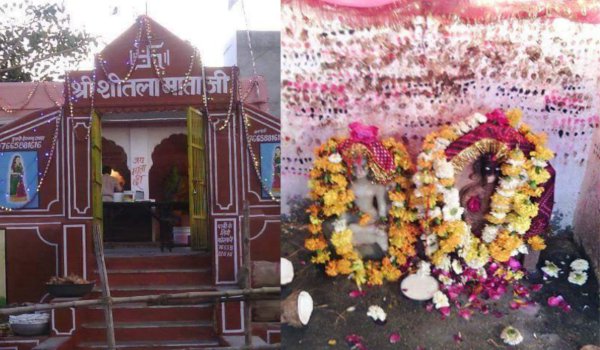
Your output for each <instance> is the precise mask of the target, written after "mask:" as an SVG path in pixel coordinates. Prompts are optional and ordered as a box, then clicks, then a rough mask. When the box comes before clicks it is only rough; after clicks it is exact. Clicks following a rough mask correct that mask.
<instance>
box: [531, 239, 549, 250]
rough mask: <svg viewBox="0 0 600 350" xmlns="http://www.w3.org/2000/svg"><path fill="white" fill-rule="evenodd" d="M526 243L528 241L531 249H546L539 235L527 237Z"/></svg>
mask: <svg viewBox="0 0 600 350" xmlns="http://www.w3.org/2000/svg"><path fill="white" fill-rule="evenodd" d="M527 243H529V245H530V246H531V249H533V250H544V249H546V242H545V241H544V239H543V238H542V237H540V236H532V237H529V239H528V240H527Z"/></svg>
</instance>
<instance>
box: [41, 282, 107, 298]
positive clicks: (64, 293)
mask: <svg viewBox="0 0 600 350" xmlns="http://www.w3.org/2000/svg"><path fill="white" fill-rule="evenodd" d="M95 284H96V282H94V281H92V282H90V283H85V284H51V283H46V287H47V288H48V293H50V295H52V296H53V297H55V298H81V297H82V296H84V295H86V294H88V293H89V292H91V291H92V289H94V285H95Z"/></svg>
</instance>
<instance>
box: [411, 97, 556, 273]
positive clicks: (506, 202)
mask: <svg viewBox="0 0 600 350" xmlns="http://www.w3.org/2000/svg"><path fill="white" fill-rule="evenodd" d="M521 116H522V112H521V111H520V110H518V109H514V110H509V111H507V112H506V118H507V120H508V121H509V123H510V125H511V126H512V127H513V128H515V129H516V130H518V131H519V132H520V133H521V134H522V135H523V136H524V137H525V138H526V139H527V140H528V141H529V142H531V143H532V144H533V145H534V146H535V149H534V150H533V151H531V152H530V154H529V156H528V157H527V156H526V155H525V154H524V153H523V152H522V151H521V150H520V149H519V148H515V149H513V150H511V151H510V152H508V157H507V159H506V160H505V162H504V163H503V164H502V166H501V176H500V185H499V186H498V188H497V189H496V191H495V193H494V194H493V195H492V197H491V203H490V207H491V210H490V213H489V214H487V215H486V220H487V221H488V224H487V225H486V227H485V228H484V232H483V235H482V239H479V238H476V237H475V236H473V235H472V233H471V232H470V229H469V227H468V225H467V223H466V222H465V221H464V220H463V219H462V212H463V211H464V208H462V207H461V206H460V204H459V203H456V201H457V198H455V197H456V196H457V195H458V192H457V190H456V188H455V187H454V180H455V179H454V173H453V171H451V170H449V169H448V164H449V162H448V161H447V160H446V155H445V150H446V148H447V147H448V146H449V145H450V144H451V143H452V142H454V141H456V140H457V139H458V138H459V137H461V136H462V135H464V134H466V133H468V132H470V131H471V130H473V129H475V128H476V127H477V126H479V125H480V124H482V123H485V122H486V121H487V118H486V117H485V116H483V115H481V114H475V115H474V116H473V117H471V118H470V119H468V120H467V121H465V122H459V123H457V124H456V125H454V126H446V127H443V128H442V129H441V130H439V131H437V132H433V133H431V134H429V135H428V136H427V137H426V138H425V141H424V144H423V152H422V153H421V154H420V155H419V157H418V162H417V172H416V174H415V176H414V177H413V181H414V183H415V185H416V189H415V191H414V192H413V198H411V200H410V202H411V206H412V207H413V208H415V209H417V211H418V212H419V218H420V224H421V228H422V229H423V230H424V232H425V235H426V236H427V238H426V245H427V246H428V247H429V248H428V249H426V253H427V255H428V256H429V257H430V258H431V259H432V262H433V264H434V265H436V266H437V267H439V268H441V267H444V266H446V268H447V266H448V263H449V254H450V253H454V252H457V253H458V255H459V256H460V257H461V258H462V259H463V260H464V261H465V262H466V264H467V265H468V266H470V267H472V268H481V267H483V266H484V265H485V264H486V262H487V260H488V258H489V257H491V258H492V259H493V260H494V261H497V262H507V261H508V260H509V259H510V257H511V256H513V255H515V253H518V252H525V249H523V248H524V247H525V243H529V245H530V247H531V248H532V249H534V250H541V249H544V248H545V243H544V240H543V238H542V237H540V236H533V237H529V238H528V239H525V237H524V235H525V233H526V232H527V231H528V230H529V228H530V226H531V220H532V219H533V218H534V217H535V216H537V214H538V205H537V204H535V203H533V202H532V198H533V197H539V196H541V195H542V193H543V187H542V185H543V184H544V183H545V182H547V181H548V180H549V179H550V173H549V172H548V171H547V170H546V169H545V168H546V164H547V161H548V160H550V159H552V158H553V157H554V154H553V152H552V151H550V150H549V149H548V148H546V147H545V142H546V136H545V134H543V133H540V134H535V133H533V132H532V131H531V128H530V127H529V126H528V125H526V124H521V125H519V122H520V120H521ZM449 200H451V201H453V203H450V202H449Z"/></svg>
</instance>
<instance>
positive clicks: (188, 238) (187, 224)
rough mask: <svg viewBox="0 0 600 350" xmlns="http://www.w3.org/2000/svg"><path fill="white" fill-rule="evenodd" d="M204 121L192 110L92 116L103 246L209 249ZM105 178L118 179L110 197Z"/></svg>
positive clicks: (96, 198) (96, 203) (96, 208)
mask: <svg viewBox="0 0 600 350" xmlns="http://www.w3.org/2000/svg"><path fill="white" fill-rule="evenodd" d="M205 124H206V123H205V121H204V118H203V117H202V115H201V113H199V111H197V110H196V109H193V108H189V109H188V110H187V113H185V114H184V113H183V112H144V113H106V114H104V115H102V116H99V115H96V114H94V117H93V123H92V130H91V131H90V136H91V137H90V139H91V140H90V141H91V147H92V165H93V174H94V176H93V186H92V187H93V197H94V202H93V212H94V220H95V221H99V222H101V223H102V227H103V232H104V236H103V237H104V242H105V243H107V244H108V245H109V246H114V245H115V244H117V243H121V244H127V245H129V246H140V245H142V246H144V247H148V246H158V245H160V247H161V248H168V249H171V248H172V247H174V246H187V247H191V248H192V249H194V250H201V249H202V250H204V249H208V246H209V244H208V212H207V200H208V197H207V181H206V172H207V167H206V154H205V152H206V145H205V142H206V141H205V140H206V137H205V132H206V131H205ZM106 166H109V167H110V168H111V169H112V171H111V172H110V173H107V174H102V172H103V171H102V170H103V167H106ZM105 170H106V169H105ZM107 175H110V177H111V178H112V179H114V181H115V182H116V183H118V184H119V186H118V188H114V189H113V191H114V194H111V195H107V193H106V192H107V191H106V190H105V191H104V193H103V189H102V185H103V184H102V183H103V177H106V176H107ZM112 179H111V180H106V179H105V181H104V182H107V181H108V182H111V181H113V180H112ZM108 192H112V191H108ZM103 194H104V195H103ZM121 246H122V245H121Z"/></svg>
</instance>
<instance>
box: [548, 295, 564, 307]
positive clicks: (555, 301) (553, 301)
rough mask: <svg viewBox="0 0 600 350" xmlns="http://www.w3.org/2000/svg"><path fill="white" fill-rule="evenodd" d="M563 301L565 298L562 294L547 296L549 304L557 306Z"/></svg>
mask: <svg viewBox="0 0 600 350" xmlns="http://www.w3.org/2000/svg"><path fill="white" fill-rule="evenodd" d="M564 301H565V299H564V298H563V296H562V295H559V296H555V297H550V298H548V305H549V306H559V305H560V304H561V303H563V302H564Z"/></svg>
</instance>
